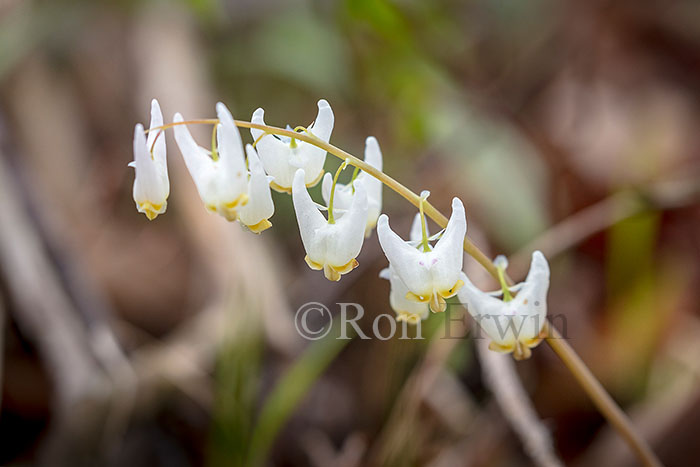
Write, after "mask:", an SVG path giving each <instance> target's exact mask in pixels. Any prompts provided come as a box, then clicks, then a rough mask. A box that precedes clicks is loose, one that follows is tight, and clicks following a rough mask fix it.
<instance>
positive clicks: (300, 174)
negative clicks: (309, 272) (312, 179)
mask: <svg viewBox="0 0 700 467" xmlns="http://www.w3.org/2000/svg"><path fill="white" fill-rule="evenodd" d="M292 201H293V202H294V211H295V212H296V216H297V223H298V224H299V233H300V234H301V241H302V243H303V244H304V249H305V250H306V254H307V255H309V258H310V259H311V260H312V261H315V262H317V263H320V264H323V263H324V259H325V258H324V255H325V251H324V250H325V248H323V247H324V245H320V244H319V242H318V241H317V236H318V233H319V230H320V229H321V228H323V227H325V226H326V225H327V222H326V219H325V218H324V217H323V214H321V212H320V211H319V210H318V209H316V205H315V204H314V202H313V200H312V199H311V196H310V195H309V192H308V191H307V190H306V184H305V183H304V171H303V170H302V169H299V170H297V173H296V174H294V181H293V183H292Z"/></svg>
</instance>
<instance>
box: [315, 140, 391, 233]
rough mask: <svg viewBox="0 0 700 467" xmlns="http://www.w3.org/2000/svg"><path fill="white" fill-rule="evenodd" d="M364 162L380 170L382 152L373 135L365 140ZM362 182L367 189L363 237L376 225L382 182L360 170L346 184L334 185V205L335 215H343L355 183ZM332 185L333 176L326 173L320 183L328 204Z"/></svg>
mask: <svg viewBox="0 0 700 467" xmlns="http://www.w3.org/2000/svg"><path fill="white" fill-rule="evenodd" d="M365 162H367V163H368V164H369V165H371V166H372V167H374V168H375V169H377V170H378V171H380V172H381V170H382V152H381V150H380V149H379V143H378V142H377V139H376V138H375V137H374V136H370V137H369V138H367V140H365ZM359 181H361V182H363V183H364V185H365V189H366V190H367V203H368V215H367V227H366V229H365V237H368V236H369V235H370V234H371V233H372V229H374V227H375V226H376V225H377V219H378V218H379V215H380V214H381V213H382V187H383V185H382V182H381V181H379V180H378V179H376V178H375V177H373V176H372V175H369V174H367V173H365V172H364V171H360V172H359V173H357V176H356V177H355V178H354V180H353V181H351V182H350V183H348V184H347V185H341V184H337V185H336V187H335V206H336V207H337V208H338V213H337V217H340V216H342V215H343V212H345V211H347V210H348V208H349V207H350V204H351V203H352V199H353V196H354V195H355V192H356V190H355V183H357V182H359ZM332 187H333V176H332V175H331V174H330V173H326V175H325V176H324V177H323V185H321V194H322V195H323V200H324V201H325V202H326V204H328V202H329V200H330V197H331V188H332Z"/></svg>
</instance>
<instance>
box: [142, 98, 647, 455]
mask: <svg viewBox="0 0 700 467" xmlns="http://www.w3.org/2000/svg"><path fill="white" fill-rule="evenodd" d="M319 113H320V112H319ZM260 116H261V117H262V115H260ZM261 120H262V119H261V118H260V119H259V121H258V122H245V121H234V123H235V125H236V126H238V127H243V128H250V129H255V130H258V131H259V134H260V135H266V136H265V137H268V136H269V135H278V136H280V137H282V136H283V137H286V138H289V144H290V145H293V142H296V140H299V141H302V142H305V143H308V144H310V145H312V146H315V147H318V148H319V149H320V150H322V151H323V154H324V158H325V152H326V151H327V152H328V153H330V154H333V155H334V156H336V157H338V158H339V159H341V160H342V161H344V163H345V164H350V165H353V166H354V167H355V168H359V169H362V170H364V171H366V172H367V173H368V174H370V175H372V176H373V177H375V178H377V179H378V180H380V181H381V182H382V183H383V184H385V185H387V186H388V187H389V188H391V189H392V190H394V191H395V192H396V193H398V194H399V195H401V196H402V197H403V198H405V199H406V200H408V201H409V202H410V203H412V204H413V205H415V206H416V207H419V208H420V209H421V214H423V213H424V214H425V215H426V216H428V217H430V218H431V219H432V220H433V221H435V222H436V223H437V224H438V225H439V226H441V227H446V228H447V229H446V231H445V232H444V235H443V236H442V238H441V239H440V241H439V242H438V245H436V246H435V248H434V249H431V248H430V245H429V243H428V241H429V240H430V239H429V238H428V237H427V230H426V229H425V228H424V226H425V223H424V217H423V216H421V224H422V228H423V231H424V232H423V235H422V237H423V239H422V241H421V245H422V247H423V253H421V255H422V256H421V257H420V258H418V257H414V255H413V253H415V252H416V251H418V250H415V251H412V252H411V253H409V252H407V251H406V248H405V247H407V248H409V249H411V250H412V248H411V245H410V243H408V244H406V243H405V242H403V241H402V240H401V239H400V238H399V237H398V236H396V234H394V233H393V232H391V229H389V226H388V220H387V217H386V216H380V218H379V221H378V229H377V230H378V234H379V238H380V242H381V241H382V237H383V236H384V238H385V239H386V242H385V243H387V245H388V244H389V243H392V245H390V246H388V248H386V247H385V245H384V244H383V245H382V248H383V249H384V250H385V253H387V251H388V250H391V253H387V257H388V258H389V260H390V265H391V267H392V269H393V270H395V271H396V274H397V276H398V277H399V278H400V279H401V281H402V283H403V284H404V285H406V287H407V288H409V293H408V294H407V297H408V298H418V299H420V300H421V303H424V301H423V299H424V298H425V297H424V296H417V297H416V290H417V288H416V287H414V286H415V285H416V284H415V283H414V282H412V281H410V280H407V278H408V279H410V278H414V279H415V278H418V279H420V277H421V276H424V277H425V278H428V279H430V280H431V281H432V283H433V284H432V285H433V290H431V291H429V292H431V293H433V295H431V297H430V298H429V299H428V301H429V302H430V304H431V305H437V308H438V310H439V309H440V308H441V306H440V305H444V297H442V299H441V298H440V297H441V295H442V294H440V290H441V287H442V286H443V285H444V284H445V283H447V282H449V280H447V278H448V277H449V279H452V273H453V271H454V270H455V267H454V266H453V265H450V266H449V267H446V266H445V265H444V264H441V265H440V266H438V263H439V261H440V259H441V258H442V255H438V254H437V252H438V250H439V249H440V248H441V247H440V244H441V243H442V242H445V245H446V246H445V247H443V248H444V249H449V250H450V251H451V250H452V249H453V246H450V247H449V248H448V247H447V244H450V245H454V244H455V240H454V239H452V240H450V241H449V242H446V237H447V238H449V237H451V236H455V233H454V231H455V230H457V228H452V229H450V225H449V224H455V222H453V221H454V220H455V211H456V209H455V202H459V200H457V199H455V200H454V201H453V212H452V218H451V219H450V220H449V224H448V219H447V218H446V217H445V216H444V215H443V214H442V213H441V212H440V211H438V210H437V209H435V207H433V206H432V205H431V204H430V203H427V202H425V197H424V196H419V195H418V194H416V193H414V192H413V191H411V190H409V189H408V188H406V187H405V186H404V185H402V184H401V183H399V182H398V181H396V180H394V179H393V178H391V177H390V176H389V175H387V174H385V173H384V172H382V171H379V170H377V169H376V168H375V167H373V166H371V165H369V164H368V163H365V162H364V161H362V160H360V159H358V158H356V157H355V156H353V155H352V154H350V153H348V152H346V151H343V150H342V149H340V148H337V147H335V146H333V145H331V144H329V143H328V142H327V139H326V141H322V140H321V139H320V138H318V137H316V136H314V135H307V134H304V133H296V132H295V131H293V130H291V129H282V128H276V127H270V126H267V125H264V123H260V122H261ZM195 123H199V124H213V125H218V124H219V123H220V120H218V119H202V120H194V121H188V122H182V121H178V122H175V123H172V124H168V125H161V126H156V127H151V130H160V131H162V130H165V129H168V128H173V127H177V126H181V125H186V124H195ZM317 133H318V132H317ZM329 134H330V132H329ZM156 137H157V136H156ZM195 146H196V144H195ZM206 153H207V152H206V151H205V155H206ZM261 157H262V156H261ZM263 165H265V161H264V160H263ZM270 170H272V169H270ZM305 182H306V179H305V175H303V174H302V175H301V179H300V180H299V181H298V183H297V184H296V185H297V189H296V190H293V191H297V192H298V193H301V192H302V190H303V191H304V192H306V190H304V185H305ZM285 191H287V190H285ZM306 197H308V200H305V201H304V202H303V204H305V205H306V206H305V207H304V208H303V209H297V215H298V216H299V214H300V212H302V211H303V210H305V211H308V213H306V214H308V215H309V217H310V218H312V219H311V220H304V221H301V220H300V221H299V222H300V226H301V225H302V224H305V223H308V224H309V225H311V224H314V225H312V227H311V228H309V226H308V225H307V226H306V227H304V228H303V229H300V230H301V233H302V241H303V243H304V246H305V248H306V249H307V253H309V248H308V246H309V245H310V244H311V243H313V241H318V240H319V238H318V237H319V236H318V235H317V230H318V229H320V228H321V227H323V222H326V223H327V224H330V225H335V224H334V223H333V221H332V220H329V221H326V220H325V218H324V217H323V215H322V214H320V212H318V210H317V209H316V213H315V214H309V213H312V212H313V210H309V209H308V207H309V206H308V205H309V204H310V205H311V206H312V207H314V209H315V205H314V203H313V201H311V198H310V196H308V192H306ZM300 199H301V198H300ZM358 199H359V197H355V199H354V201H357V200H358ZM296 204H297V203H296V200H295V208H296ZM329 204H330V203H329ZM353 204H354V203H353ZM459 208H461V211H462V213H461V217H462V220H461V221H460V222H457V223H458V224H464V225H463V228H460V229H459V230H461V236H458V237H460V242H463V243H462V244H461V245H460V247H463V248H464V251H465V252H466V253H468V254H469V255H471V256H472V257H473V258H474V259H475V260H476V261H477V262H478V263H479V264H481V265H482V266H483V267H484V268H485V269H486V270H487V271H488V272H489V273H490V274H491V275H492V276H494V277H496V278H499V279H500V280H501V282H502V287H503V296H504V300H503V302H507V301H509V300H507V299H508V297H512V293H511V291H513V292H516V290H518V291H519V293H518V294H517V297H519V298H521V299H523V302H522V305H524V306H527V305H528V304H527V303H525V302H524V298H525V297H526V296H528V294H532V295H533V296H536V295H537V292H527V290H528V289H526V288H525V284H523V285H519V286H518V287H514V288H508V287H507V285H506V281H508V283H510V279H509V278H508V276H507V275H506V274H505V271H504V269H505V265H503V266H502V267H499V266H497V265H496V264H494V262H492V261H491V260H490V259H489V258H488V257H487V256H486V255H485V254H484V253H483V252H482V251H481V250H480V249H479V248H478V247H477V246H476V245H474V243H472V242H471V240H470V239H469V238H467V237H466V236H465V233H466V219H465V218H464V207H463V206H462V205H461V202H459ZM351 209H354V206H351ZM332 213H333V209H332V208H330V207H329V215H331V214H332ZM306 214H305V215H306ZM319 216H320V219H321V222H318V217H319ZM329 217H330V216H329ZM344 217H350V215H348V216H344ZM331 219H332V218H331ZM362 221H363V222H362V225H361V227H362V228H364V226H365V225H364V224H365V222H366V218H364V219H362ZM382 224H383V225H382ZM349 225H358V223H357V222H354V223H350V224H349ZM358 231H359V232H362V229H358ZM448 231H450V232H452V233H451V234H450V235H448V233H449V232H448ZM382 232H383V235H382ZM458 233H459V232H458ZM392 236H393V237H396V238H395V239H392V238H391V237H392ZM358 238H359V242H360V247H361V243H362V241H363V236H362V235H359V237H358ZM396 239H398V242H397V241H396ZM401 243H403V246H401V245H398V244H401ZM456 243H459V242H456ZM360 247H358V249H357V251H358V252H359V248H360ZM314 248H316V246H314ZM320 250H321V249H320V248H319V252H314V256H316V254H317V253H319V255H318V256H322V255H321V254H320ZM326 250H330V249H326ZM337 251H339V250H337ZM451 252H452V251H451ZM419 253H420V252H419ZM429 253H433V255H435V256H438V258H433V259H437V260H438V261H437V262H436V261H430V262H429V263H425V259H426V258H428V256H427V255H428V254H429ZM453 253H454V252H453ZM458 253H459V254H457V253H454V254H452V255H451V256H450V255H445V257H449V258H452V260H451V261H452V262H454V263H457V262H458V263H459V267H458V268H456V270H457V278H456V280H457V282H455V285H454V287H453V288H452V289H453V290H452V291H456V290H457V289H458V288H459V287H461V286H462V285H463V283H464V282H466V281H465V280H464V279H462V278H460V277H466V276H463V274H462V272H461V265H462V256H461V250H460V251H459V252H458ZM326 255H328V252H327V251H326ZM354 256H356V254H355V255H352V257H353V258H354ZM307 258H308V259H311V254H310V253H309V254H308V255H307ZM392 258H394V261H392ZM449 258H448V259H449ZM533 259H534V258H533ZM414 260H417V265H418V266H420V267H418V266H416V271H413V273H411V271H408V269H410V267H411V263H412V262H413V261H414ZM327 263H328V264H333V263H332V262H331V261H328V262H327ZM309 264H310V265H311V266H312V267H315V268H316V269H318V268H319V266H320V267H323V269H324V270H325V269H327V268H326V267H324V265H322V264H320V263H314V262H313V261H309ZM324 264H325V263H324ZM426 264H427V266H426ZM434 269H435V270H440V273H439V274H436V271H434ZM537 269H538V268H534V267H532V268H531V271H530V272H531V273H532V274H535V273H534V272H533V271H535V270H537ZM547 271H548V267H547ZM324 272H325V271H324ZM547 274H548V273H547ZM328 275H331V276H334V275H338V277H337V278H338V279H339V278H340V277H339V276H340V274H339V273H337V271H335V270H334V269H332V268H331V269H330V270H329V271H328ZM414 276H415V277H414ZM526 282H528V281H527V280H526ZM436 286H437V287H436ZM418 288H422V287H418ZM534 288H535V289H537V287H534ZM474 289H475V287H474ZM435 290H437V291H438V294H437V295H438V296H437V297H436V296H435V294H434V292H435ZM447 292H448V294H449V293H450V292H451V291H450V290H449V289H448V291H447ZM464 292H465V291H463V293H464ZM487 295H488V294H487ZM543 295H544V294H543ZM477 296H478V294H477V293H476V292H475V291H474V290H473V289H470V293H469V294H465V295H464V298H463V299H462V301H463V302H467V301H468V300H471V301H472V308H473V309H475V307H474V303H476V302H479V299H477ZM491 298H494V299H495V300H497V301H498V299H496V298H495V297H491ZM492 303H493V302H492ZM528 303H529V301H528ZM435 308H436V307H435V306H431V309H433V311H435ZM540 312H541V311H540ZM541 313H542V314H543V315H544V314H545V313H546V311H545V312H541ZM480 316H481V315H480ZM543 321H544V323H543V325H542V326H541V327H540V329H541V334H543V335H545V339H546V341H547V343H548V344H549V345H550V347H551V348H552V349H553V350H554V352H555V353H556V354H557V355H558V356H559V357H560V358H561V359H562V361H563V363H564V364H565V365H566V366H567V368H568V369H569V370H570V371H571V372H572V374H573V376H574V377H575V378H576V380H577V381H578V383H579V384H580V385H581V387H582V388H583V389H584V390H585V391H586V393H588V395H589V396H590V397H591V399H592V401H593V402H594V404H595V405H596V407H597V408H598V409H599V410H600V412H601V413H602V414H603V415H604V416H605V417H606V418H607V419H608V421H609V422H610V423H611V425H613V426H614V427H615V428H616V429H617V430H618V431H619V432H620V434H621V435H622V436H623V438H624V439H625V440H626V441H627V443H628V444H629V446H630V447H631V448H632V450H634V452H635V453H636V454H637V456H638V458H639V459H640V461H642V463H644V464H645V465H654V466H655V465H661V464H660V462H659V461H658V459H657V458H656V456H655V455H654V453H653V451H652V450H651V449H650V447H649V445H648V444H647V443H646V442H645V441H644V439H643V438H642V437H641V436H640V435H639V433H637V432H636V430H635V429H634V427H633V425H632V423H631V421H630V420H629V419H628V418H627V417H626V416H625V414H624V412H623V411H622V410H621V409H620V407H619V406H618V405H617V404H616V403H615V401H614V400H613V399H612V397H610V395H609V394H608V393H607V392H606V391H605V388H603V386H602V385H601V384H600V382H599V381H598V380H597V379H596V378H595V376H594V375H593V374H592V373H591V372H590V370H589V369H588V368H587V367H586V365H585V363H584V362H583V361H582V360H581V358H580V357H579V356H578V355H577V354H576V352H575V351H574V350H573V349H572V348H571V347H570V346H569V345H568V344H567V343H566V341H565V340H564V339H563V338H562V336H561V335H560V334H559V332H558V331H557V330H556V329H555V328H554V327H553V326H552V325H551V323H549V322H548V321H546V320H543ZM532 335H534V332H533V333H532ZM496 343H497V344H498V342H496ZM531 343H532V342H531ZM516 347H517V344H516ZM525 348H527V349H528V350H524V349H523V348H522V345H521V349H520V350H519V352H521V353H523V354H524V353H526V352H528V351H529V347H528V346H527V345H526V346H525ZM514 352H515V349H514Z"/></svg>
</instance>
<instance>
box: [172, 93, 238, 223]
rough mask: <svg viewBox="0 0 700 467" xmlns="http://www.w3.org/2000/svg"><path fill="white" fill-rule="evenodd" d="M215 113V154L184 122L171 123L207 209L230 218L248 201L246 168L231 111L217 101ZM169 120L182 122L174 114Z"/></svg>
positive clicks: (235, 216) (233, 218) (179, 117)
mask: <svg viewBox="0 0 700 467" xmlns="http://www.w3.org/2000/svg"><path fill="white" fill-rule="evenodd" d="M216 113H217V116H218V118H219V122H220V123H218V124H217V128H216V142H217V148H218V150H217V151H216V152H217V153H218V157H216V156H215V155H214V154H212V155H210V152H209V151H207V150H206V149H204V148H203V147H201V146H199V145H198V144H197V143H196V141H195V140H194V138H192V135H191V134H190V131H189V130H188V129H187V127H186V126H185V125H176V126H175V127H174V131H175V141H176V142H177V145H178V147H179V148H180V152H181V153H182V156H183V158H184V159H185V164H186V165H187V169H188V170H189V172H190V175H191V176H192V179H193V180H194V183H195V185H196V186H197V191H198V192H199V196H200V198H202V201H203V202H204V204H205V206H206V207H207V209H208V210H210V211H212V212H217V213H219V214H220V215H222V216H223V217H225V218H226V219H227V220H229V221H233V220H236V218H237V215H238V209H240V207H241V206H243V205H245V204H246V203H247V201H248V195H247V188H248V171H247V170H246V167H245V159H244V157H243V143H242V142H241V135H240V134H239V132H238V129H237V128H236V125H235V124H234V121H233V117H232V116H231V113H230V112H229V110H228V109H227V108H226V106H225V105H224V104H222V103H221V102H219V103H218V104H216ZM173 120H174V122H175V123H178V122H182V121H183V118H182V115H180V114H179V113H177V114H175V117H174V119H173Z"/></svg>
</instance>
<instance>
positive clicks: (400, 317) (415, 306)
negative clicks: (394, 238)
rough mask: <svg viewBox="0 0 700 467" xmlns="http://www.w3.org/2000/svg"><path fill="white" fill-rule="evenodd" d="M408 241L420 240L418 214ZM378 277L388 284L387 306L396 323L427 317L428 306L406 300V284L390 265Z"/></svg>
mask: <svg viewBox="0 0 700 467" xmlns="http://www.w3.org/2000/svg"><path fill="white" fill-rule="evenodd" d="M426 230H427V228H426ZM426 233H427V232H426ZM410 239H411V243H416V244H418V243H419V242H420V240H421V217H420V214H416V217H415V218H414V219H413V225H412V226H411V235H410ZM379 277H381V278H382V279H387V280H388V281H389V283H390V286H391V289H390V291H389V304H390V305H391V308H392V309H393V310H394V312H396V320H397V321H406V322H407V323H410V324H416V323H418V322H419V321H421V320H424V319H425V318H427V317H428V314H429V313H430V307H429V306H428V304H427V303H422V302H417V301H415V300H409V299H408V298H406V294H408V293H409V292H410V290H408V287H406V284H404V283H403V281H402V280H401V278H400V277H399V275H398V274H396V271H394V268H392V267H391V265H389V267H388V268H385V269H383V270H382V271H381V272H380V273H379Z"/></svg>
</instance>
